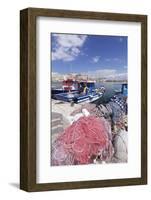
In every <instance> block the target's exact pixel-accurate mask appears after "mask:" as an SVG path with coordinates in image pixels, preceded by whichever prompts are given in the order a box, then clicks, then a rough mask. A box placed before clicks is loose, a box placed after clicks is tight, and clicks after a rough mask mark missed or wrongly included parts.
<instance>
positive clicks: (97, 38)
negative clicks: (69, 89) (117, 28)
mask: <svg viewBox="0 0 151 200" xmlns="http://www.w3.org/2000/svg"><path fill="white" fill-rule="evenodd" d="M50 38H51V47H50V48H51V66H52V72H53V73H59V74H68V73H81V74H88V75H89V76H93V77H95V76H96V77H101V78H115V79H126V78H127V43H128V38H127V36H107V35H80V34H60V33H59V34H57V33H51V36H50Z"/></svg>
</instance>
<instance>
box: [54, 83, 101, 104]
mask: <svg viewBox="0 0 151 200" xmlns="http://www.w3.org/2000/svg"><path fill="white" fill-rule="evenodd" d="M104 92H105V88H104V87H103V86H102V87H99V88H96V87H95V81H91V80H78V81H77V80H76V81H75V80H72V79H70V80H66V81H63V86H62V89H60V90H59V89H58V90H55V91H52V98H53V99H57V100H61V101H65V102H74V103H82V102H94V101H96V100H98V99H99V98H101V97H102V96H103V94H104Z"/></svg>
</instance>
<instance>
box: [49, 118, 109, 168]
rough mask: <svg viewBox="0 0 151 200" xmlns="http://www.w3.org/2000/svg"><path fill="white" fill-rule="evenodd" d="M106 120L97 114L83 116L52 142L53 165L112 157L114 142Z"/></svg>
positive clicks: (85, 162)
mask: <svg viewBox="0 0 151 200" xmlns="http://www.w3.org/2000/svg"><path fill="white" fill-rule="evenodd" d="M108 132H109V130H108V126H107V124H106V123H105V121H104V120H103V119H101V118H97V117H95V116H91V115H90V116H87V117H85V116H84V117H81V118H79V119H78V120H77V121H75V122H74V123H73V124H72V125H71V126H69V127H68V128H66V129H65V130H64V132H63V133H62V134H61V135H59V137H58V138H57V139H56V140H55V141H54V142H53V144H52V154H51V155H52V157H51V162H52V163H51V164H52V165H76V164H89V163H94V160H95V159H96V158H97V157H98V156H99V159H100V160H102V161H103V160H107V159H109V157H111V154H112V153H113V152H112V150H113V149H112V144H111V142H110V138H109V133H108Z"/></svg>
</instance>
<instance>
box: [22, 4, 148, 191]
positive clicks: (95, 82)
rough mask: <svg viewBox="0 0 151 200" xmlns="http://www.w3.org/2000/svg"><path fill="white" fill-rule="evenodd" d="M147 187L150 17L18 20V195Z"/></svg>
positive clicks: (75, 15) (32, 14)
mask: <svg viewBox="0 0 151 200" xmlns="http://www.w3.org/2000/svg"><path fill="white" fill-rule="evenodd" d="M140 184H147V16H146V15H135V14H118V13H102V12H87V11H72V10H53V9H40V8H27V9H24V10H21V12H20V188H21V189H23V190H25V191H45V190H62V189H79V188H94V187H96V188H98V187H109V186H125V185H140Z"/></svg>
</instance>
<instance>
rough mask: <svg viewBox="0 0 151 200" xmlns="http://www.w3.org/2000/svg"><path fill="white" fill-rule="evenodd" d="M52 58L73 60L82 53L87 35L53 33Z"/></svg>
mask: <svg viewBox="0 0 151 200" xmlns="http://www.w3.org/2000/svg"><path fill="white" fill-rule="evenodd" d="M53 36H54V38H53V41H52V42H53V44H54V48H53V50H52V60H63V61H72V60H74V59H75V58H76V57H77V56H78V55H79V54H80V48H81V47H82V46H83V44H84V42H85V41H86V38H87V36H86V35H72V34H53Z"/></svg>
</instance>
